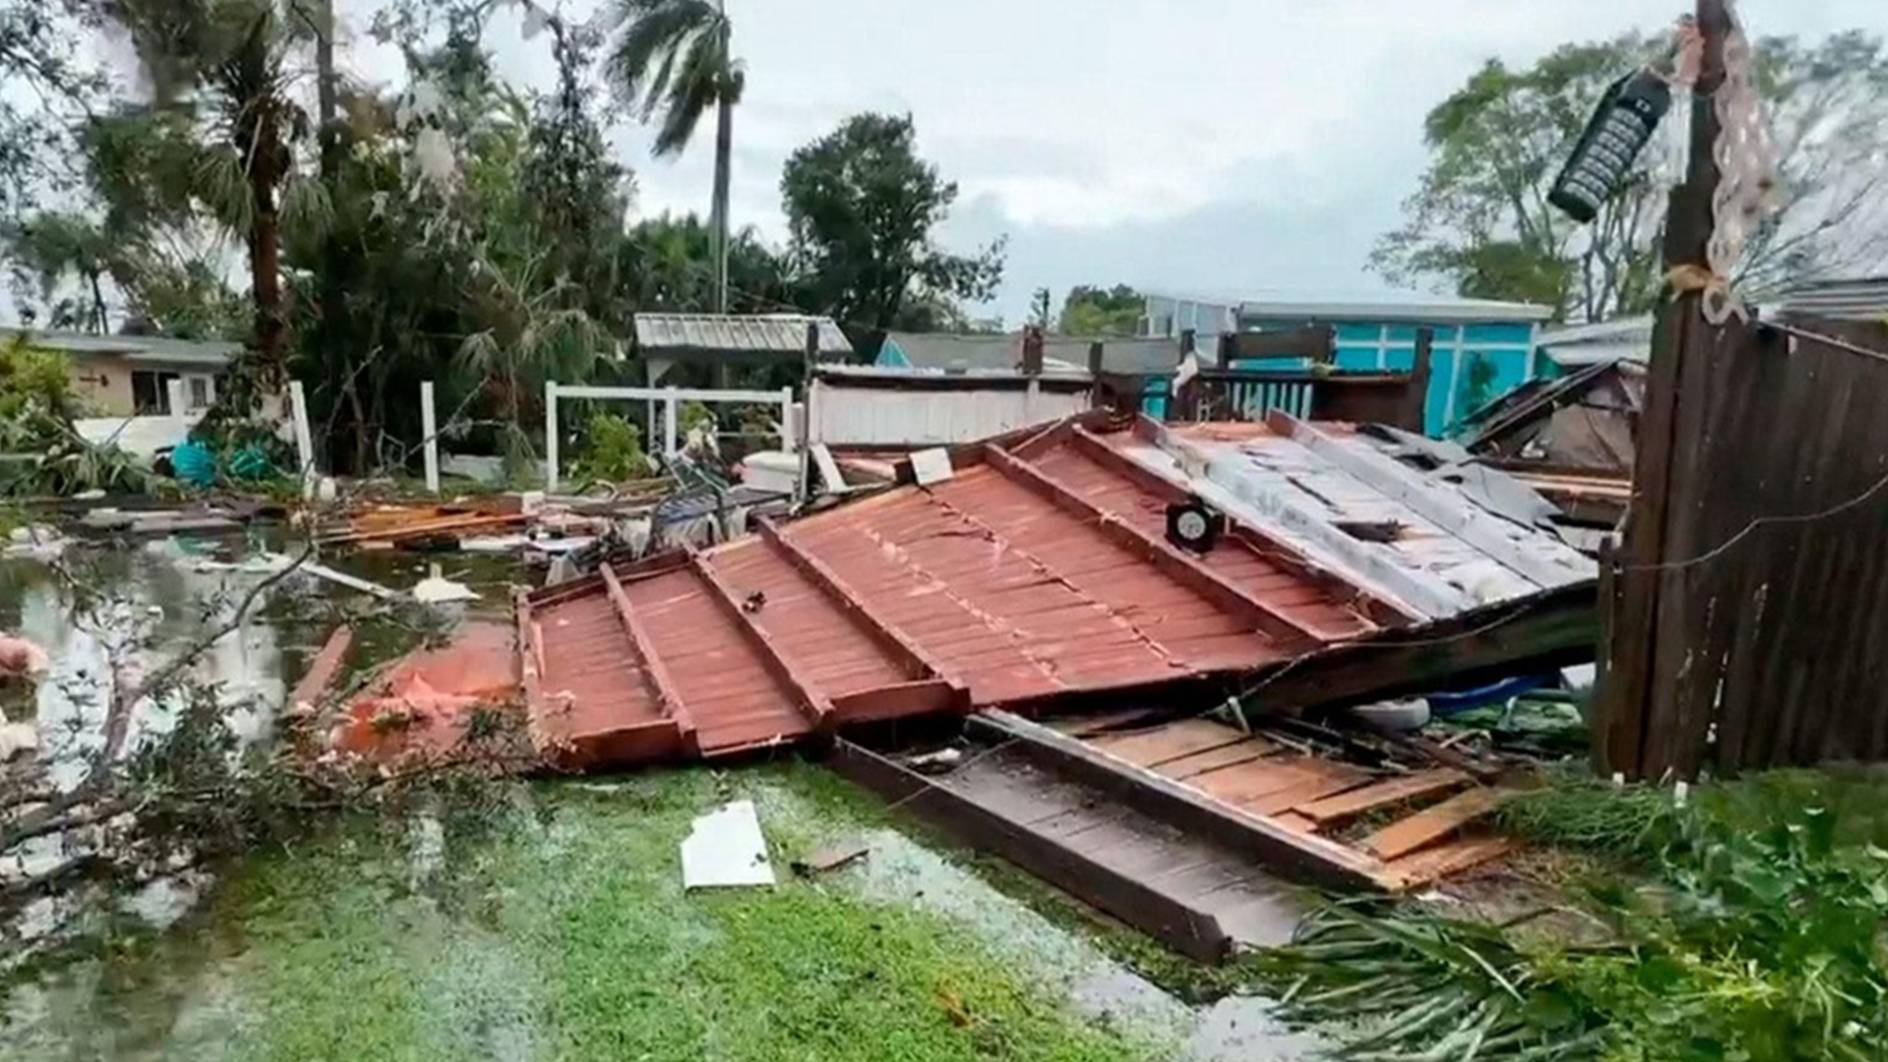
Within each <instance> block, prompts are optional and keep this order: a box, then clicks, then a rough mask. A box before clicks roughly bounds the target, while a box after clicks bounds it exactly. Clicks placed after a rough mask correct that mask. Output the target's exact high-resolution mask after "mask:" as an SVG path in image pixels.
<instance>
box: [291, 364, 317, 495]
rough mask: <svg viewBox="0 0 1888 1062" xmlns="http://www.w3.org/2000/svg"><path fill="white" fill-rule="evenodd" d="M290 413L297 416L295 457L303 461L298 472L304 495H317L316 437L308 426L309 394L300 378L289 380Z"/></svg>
mask: <svg viewBox="0 0 1888 1062" xmlns="http://www.w3.org/2000/svg"><path fill="white" fill-rule="evenodd" d="M288 404H289V414H290V415H291V416H293V417H294V418H295V458H296V460H297V461H299V462H300V463H301V467H300V468H298V469H296V474H297V475H298V476H300V477H301V481H302V496H303V497H305V498H312V497H314V496H315V439H314V434H313V432H311V431H310V430H309V427H308V395H307V394H306V393H305V392H304V391H303V390H302V382H301V381H300V380H290V381H289V382H288Z"/></svg>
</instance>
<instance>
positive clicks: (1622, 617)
mask: <svg viewBox="0 0 1888 1062" xmlns="http://www.w3.org/2000/svg"><path fill="white" fill-rule="evenodd" d="M1696 24H1697V27H1698V30H1699V32H1700V33H1701V34H1702V35H1703V38H1704V47H1703V61H1702V63H1701V64H1700V67H1699V71H1698V79H1697V81H1696V82H1695V83H1694V84H1693V86H1692V106H1691V144H1690V155H1689V158H1688V160H1687V164H1686V171H1685V182H1684V183H1683V184H1681V185H1678V186H1677V187H1675V188H1673V189H1672V194H1671V198H1670V201H1669V205H1668V207H1667V213H1666V221H1665V247H1664V265H1665V269H1666V271H1667V273H1668V274H1669V273H1670V271H1671V270H1673V269H1676V268H1678V267H1681V266H1686V265H1695V266H1700V267H1703V268H1705V269H1707V270H1708V269H1709V263H1710V246H1711V237H1712V235H1713V233H1714V231H1715V229H1716V224H1717V222H1716V215H1715V212H1714V209H1713V206H1712V203H1713V198H1714V196H1715V194H1716V191H1717V187H1718V177H1719V174H1718V166H1717V160H1716V157H1715V155H1714V153H1713V145H1715V144H1716V142H1717V139H1718V133H1719V128H1718V117H1717V108H1716V106H1714V104H1713V100H1712V97H1713V96H1714V95H1715V94H1716V93H1717V90H1718V88H1719V87H1720V86H1721V85H1723V83H1724V40H1725V37H1726V36H1727V35H1728V32H1729V30H1730V25H1731V23H1730V17H1729V13H1728V12H1727V11H1726V9H1725V5H1724V2H1723V0H1698V6H1697V20H1696ZM1665 292H1666V297H1662V298H1660V299H1659V300H1658V311H1657V317H1656V319H1655V321H1654V324H1653V329H1652V346H1651V349H1650V350H1649V351H1648V358H1647V362H1646V374H1645V398H1644V400H1643V401H1642V403H1641V408H1640V414H1639V429H1638V432H1637V435H1636V437H1637V446H1636V448H1635V454H1634V462H1633V472H1632V500H1631V502H1630V503H1629V505H1628V508H1627V515H1626V527H1625V533H1624V534H1623V536H1622V537H1621V541H1620V546H1619V553H1618V556H1617V558H1616V563H1617V569H1616V571H1615V578H1614V580H1613V581H1612V590H1613V598H1612V600H1611V601H1610V602H1609V604H1610V605H1611V607H1612V612H1611V615H1610V616H1609V617H1608V639H1609V641H1608V645H1607V646H1606V647H1605V650H1604V651H1605V653H1606V660H1605V661H1604V663H1603V664H1602V665H1601V668H1600V675H1601V677H1602V679H1603V681H1602V682H1601V683H1600V685H1599V687H1598V689H1596V690H1595V691H1594V698H1593V706H1594V716H1595V719H1596V732H1597V734H1598V739H1597V740H1596V741H1595V742H1594V747H1595V751H1596V752H1597V753H1598V755H1599V758H1600V761H1601V763H1600V766H1601V769H1602V770H1605V771H1608V772H1615V771H1616V772H1621V773H1623V774H1625V775H1627V776H1628V777H1632V778H1639V777H1649V778H1657V777H1659V776H1661V775H1662V774H1663V773H1664V768H1665V766H1668V765H1669V764H1668V763H1662V762H1659V761H1661V760H1663V759H1665V758H1666V757H1667V755H1668V753H1669V752H1670V750H1671V749H1672V747H1673V746H1672V743H1671V742H1670V741H1669V740H1668V735H1666V734H1664V733H1661V732H1659V731H1661V730H1663V729H1664V728H1663V727H1660V726H1657V725H1652V724H1650V723H1649V720H1648V716H1649V714H1651V713H1653V710H1654V707H1655V705H1654V701H1655V700H1657V688H1656V687H1657V684H1656V682H1655V681H1654V674H1655V672H1656V671H1657V669H1658V665H1659V660H1660V656H1661V654H1664V653H1667V652H1670V653H1676V654H1681V656H1682V654H1684V653H1685V652H1686V647H1684V646H1682V645H1681V646H1676V647H1674V646H1670V645H1668V644H1667V645H1662V644H1660V641H1659V638H1660V634H1661V628H1663V627H1665V626H1666V624H1665V623H1662V622H1661V620H1664V619H1666V617H1664V616H1663V612H1664V609H1663V607H1662V605H1661V596H1662V591H1663V589H1664V587H1665V586H1666V585H1667V582H1668V580H1670V581H1672V583H1673V585H1682V584H1681V583H1679V582H1677V581H1678V580H1682V579H1683V578H1684V577H1685V575H1686V573H1685V572H1684V571H1683V570H1682V569H1680V570H1676V571H1669V572H1668V571H1665V570H1662V569H1661V565H1663V564H1664V563H1665V562H1666V561H1667V560H1668V559H1669V558H1671V557H1673V556H1685V555H1686V553H1685V544H1684V543H1674V542H1672V541H1671V539H1672V537H1673V534H1672V532H1673V524H1674V521H1673V520H1672V519H1671V492H1672V486H1673V478H1674V477H1673V467H1672V466H1673V457H1674V455H1675V454H1676V453H1677V452H1678V450H1679V449H1681V446H1680V442H1681V440H1680V432H1681V430H1682V429H1681V428H1680V425H1681V423H1684V422H1686V421H1688V420H1690V419H1691V418H1690V417H1689V416H1687V414H1688V413H1692V412H1694V411H1693V410H1690V409H1688V408H1686V407H1687V406H1689V405H1693V404H1696V403H1702V402H1704V401H1706V397H1705V395H1703V394H1702V393H1700V392H1699V391H1698V390H1697V389H1695V388H1694V389H1692V390H1691V392H1690V393H1689V394H1686V390H1687V389H1686V387H1685V381H1686V380H1688V379H1690V378H1692V377H1693V376H1694V375H1695V374H1696V373H1697V371H1698V369H1697V367H1696V366H1695V364H1693V363H1695V362H1697V361H1698V360H1700V359H1704V358H1709V357H1711V356H1712V349H1711V348H1712V345H1713V343H1712V341H1713V339H1714V337H1715V335H1716V332H1717V330H1716V329H1714V328H1711V327H1709V326H1708V325H1707V323H1706V322H1705V320H1704V316H1703V313H1702V307H1703V295H1702V293H1700V292H1696V291H1692V292H1677V291H1673V290H1672V288H1671V285H1670V284H1669V283H1668V284H1667V285H1666V286H1665ZM1680 478H1681V479H1682V478H1683V477H1682V475H1681V477H1680Z"/></svg>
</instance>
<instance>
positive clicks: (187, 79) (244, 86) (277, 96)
mask: <svg viewBox="0 0 1888 1062" xmlns="http://www.w3.org/2000/svg"><path fill="white" fill-rule="evenodd" d="M101 8H102V10H103V12H104V14H105V15H106V17H108V18H110V19H111V20H112V21H113V22H115V23H116V24H118V25H119V26H121V27H122V28H123V29H124V30H125V31H126V32H127V33H128V34H129V36H130V38H131V41H132V43H133V45H134V46H135V47H136V49H137V53H138V57H139V61H140V63H141V64H142V66H143V67H144V70H145V72H146V74H147V75H148V76H149V78H150V81H151V84H152V86H153V95H154V98H155V106H156V108H157V109H158V110H162V111H170V112H172V113H173V114H187V115H188V116H189V121H190V123H192V125H193V126H194V128H195V129H196V131H197V133H198V136H199V138H200V143H201V150H202V157H201V162H200V163H199V165H198V168H197V181H196V185H195V188H194V189H193V190H194V193H195V196H196V198H197V199H198V200H199V201H201V202H202V203H203V204H204V205H205V206H206V207H207V208H209V209H210V211H211V212H212V213H213V214H214V216H215V217H216V218H217V219H218V220H220V221H221V222H222V223H223V224H224V225H226V226H227V227H228V228H229V229H230V230H231V231H233V232H236V233H239V234H241V236H242V238H243V240H244V243H245V245H246V248H247V252H248V261H249V282H250V299H251V301H252V302H253V304H254V307H255V329H254V334H253V337H252V339H251V353H252V355H253V359H252V361H251V362H250V363H249V364H247V365H245V366H242V367H241V371H239V372H237V373H236V374H235V376H236V377H237V378H238V379H237V385H238V386H237V389H236V391H237V397H236V398H234V399H233V402H234V404H236V405H238V406H246V405H248V404H249V402H250V401H252V400H253V398H254V397H256V396H252V395H243V394H242V393H241V392H242V391H243V390H245V388H246V387H247V385H248V384H250V383H253V384H254V385H255V386H256V387H258V388H260V390H261V391H262V392H263V393H272V392H274V391H276V390H278V389H279V388H280V385H281V383H282V382H283V380H284V378H285V375H286V366H287V357H288V318H287V312H286V308H285V304H284V301H283V285H282V260H281V259H282V230H283V226H284V224H285V223H287V224H297V225H305V226H314V227H319V226H321V225H324V224H325V223H326V221H327V219H328V217H329V215H330V214H331V211H332V205H331V202H330V201H329V199H328V197H327V194H326V192H325V190H324V189H323V188H322V187H321V186H320V185H319V184H318V183H315V182H313V181H307V180H302V181H298V180H295V179H294V178H295V177H296V176H297V171H298V167H297V156H296V147H297V145H298V144H301V143H303V142H305V141H306V140H307V139H308V137H309V132H310V129H309V125H310V123H309V118H308V115H307V114H306V113H305V112H304V111H303V110H302V108H301V106H300V104H299V103H298V102H297V99H296V95H295V92H294V84H293V82H294V72H293V68H292V64H291V53H292V52H294V51H295V50H296V49H297V48H298V47H299V46H300V45H302V44H304V43H305V42H306V40H307V36H306V34H307V31H308V30H309V29H310V28H311V26H312V25H313V23H312V22H311V21H310V16H309V15H308V14H307V12H305V11H304V10H303V9H302V8H301V7H300V6H298V5H296V4H293V3H289V4H287V7H286V10H278V9H277V6H276V3H275V0H101ZM251 370H253V371H251Z"/></svg>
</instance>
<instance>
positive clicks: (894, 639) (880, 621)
mask: <svg viewBox="0 0 1888 1062" xmlns="http://www.w3.org/2000/svg"><path fill="white" fill-rule="evenodd" d="M755 524H756V526H757V527H759V529H760V537H761V538H762V539H763V540H764V541H765V542H766V543H767V544H768V545H770V546H772V547H773V548H774V549H776V550H779V551H780V554H781V555H782V556H784V557H786V559H787V563H789V564H791V565H793V566H794V567H795V568H797V569H799V571H800V574H802V575H804V576H806V577H807V579H808V580H809V581H811V582H812V584H813V585H814V586H817V587H819V589H820V591H821V592H822V593H824V594H825V595H826V596H827V597H828V598H829V599H830V600H831V601H832V602H833V603H834V604H835V605H838V606H839V608H840V609H841V610H842V611H844V612H845V613H846V615H848V616H850V617H851V618H852V621H853V622H854V623H855V624H857V625H858V627H859V629H860V630H862V631H864V632H865V634H866V635H867V636H868V637H870V638H871V639H872V640H873V641H875V642H877V643H878V644H879V645H880V646H881V647H883V648H884V649H885V650H886V651H887V652H889V653H890V654H891V655H892V656H893V657H895V658H897V660H898V661H899V663H900V665H901V666H902V667H904V669H905V673H906V674H907V675H909V676H910V677H911V678H913V679H928V678H929V679H939V680H942V681H943V682H945V683H947V684H948V685H949V686H950V687H951V688H952V689H953V690H955V691H957V696H958V697H960V698H961V699H962V702H963V704H964V706H965V707H966V708H967V707H969V704H970V692H969V690H967V689H966V688H965V687H964V684H963V682H962V681H960V680H959V679H957V678H956V677H955V676H953V675H951V674H950V673H949V672H948V671H946V670H945V668H944V665H943V662H942V661H940V660H939V659H938V658H937V657H935V656H933V655H931V653H930V652H929V651H927V650H926V649H925V648H924V647H923V646H922V645H920V644H919V643H918V641H917V640H916V639H915V638H912V637H911V636H910V635H908V634H906V633H905V632H904V631H903V630H901V629H900V628H899V627H898V625H897V624H895V623H893V622H892V621H890V620H888V619H886V618H884V617H883V616H879V615H877V614H876V613H875V612H874V611H873V610H872V607H871V606H870V605H869V604H867V603H866V598H865V597H864V595H862V594H860V593H859V592H858V591H856V590H854V589H853V588H852V587H851V586H850V585H849V584H847V582H846V581H845V580H844V579H843V578H841V577H840V575H839V573H838V572H835V571H833V570H832V569H831V568H829V567H827V566H826V562H825V561H822V560H820V559H819V558H818V557H815V556H814V555H813V554H811V553H809V552H807V550H806V549H805V548H804V547H802V546H801V545H800V544H799V543H798V542H795V541H794V540H793V537H792V536H791V535H789V534H788V533H787V531H786V529H785V528H783V527H781V526H780V525H779V524H777V523H775V522H774V520H773V518H772V517H767V516H761V517H757V518H756V520H755Z"/></svg>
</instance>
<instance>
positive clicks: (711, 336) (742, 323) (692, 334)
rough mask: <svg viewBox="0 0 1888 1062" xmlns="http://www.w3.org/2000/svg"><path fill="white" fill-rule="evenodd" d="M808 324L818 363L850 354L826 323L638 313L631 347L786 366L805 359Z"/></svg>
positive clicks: (794, 317) (788, 317) (802, 318)
mask: <svg viewBox="0 0 1888 1062" xmlns="http://www.w3.org/2000/svg"><path fill="white" fill-rule="evenodd" d="M809 324H817V325H819V349H820V356H821V357H822V358H838V357H847V356H850V355H851V354H852V343H851V342H850V341H849V340H847V339H846V334H845V333H844V332H843V331H841V330H840V328H839V325H838V324H837V323H835V322H834V321H833V319H832V318H830V317H810V316H806V315H803V314H785V313H782V314H713V313H639V314H637V315H636V318H635V328H636V346H637V347H638V348H640V349H641V350H642V351H643V352H645V353H646V354H649V355H653V356H655V357H670V358H672V357H677V356H682V355H688V354H694V355H704V354H726V355H746V356H750V357H751V356H756V355H760V356H766V357H778V358H780V359H783V360H791V359H794V358H800V357H803V356H804V355H805V352H806V326H807V325H809Z"/></svg>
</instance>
